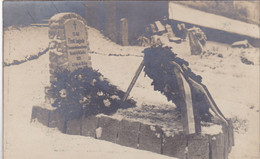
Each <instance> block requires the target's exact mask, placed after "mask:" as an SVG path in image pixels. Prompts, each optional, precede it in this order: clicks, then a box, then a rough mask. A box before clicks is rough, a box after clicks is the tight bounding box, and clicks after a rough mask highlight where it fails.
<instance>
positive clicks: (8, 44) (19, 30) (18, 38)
mask: <svg viewBox="0 0 260 159" xmlns="http://www.w3.org/2000/svg"><path fill="white" fill-rule="evenodd" d="M37 28H39V27H16V28H15V27H8V28H7V29H5V30H4V33H3V34H4V45H3V46H4V53H5V54H4V58H3V60H4V62H6V63H12V62H13V60H18V61H20V60H24V59H27V58H28V57H29V56H30V55H37V53H38V52H40V51H43V50H44V49H46V48H47V47H48V45H49V40H48V39H49V38H48V28H47V27H42V28H41V29H37ZM32 35H33V38H26V37H31V36H32ZM35 46H36V47H35Z"/></svg>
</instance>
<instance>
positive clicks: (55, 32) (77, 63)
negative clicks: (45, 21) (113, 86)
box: [49, 13, 91, 81]
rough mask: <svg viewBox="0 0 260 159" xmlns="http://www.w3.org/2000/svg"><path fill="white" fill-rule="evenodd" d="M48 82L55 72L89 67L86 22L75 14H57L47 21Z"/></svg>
mask: <svg viewBox="0 0 260 159" xmlns="http://www.w3.org/2000/svg"><path fill="white" fill-rule="evenodd" d="M49 38H50V43H49V55H50V56H49V59H50V75H51V76H50V81H55V80H56V76H55V72H57V71H61V70H70V71H73V70H75V69H77V68H83V67H91V61H90V56H89V44H88V34H87V26H86V21H85V20H84V19H83V18H82V17H81V16H79V15H77V14H75V13H59V14H56V15H54V16H53V17H51V18H50V20H49Z"/></svg>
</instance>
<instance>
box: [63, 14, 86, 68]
mask: <svg viewBox="0 0 260 159" xmlns="http://www.w3.org/2000/svg"><path fill="white" fill-rule="evenodd" d="M64 27H65V37H66V44H67V53H68V62H69V69H70V70H71V71H73V70H75V69H77V68H82V67H86V66H88V61H89V59H88V54H87V48H88V42H87V33H86V29H85V25H84V24H83V23H82V22H80V21H78V20H73V19H72V20H68V21H66V22H65V26H64Z"/></svg>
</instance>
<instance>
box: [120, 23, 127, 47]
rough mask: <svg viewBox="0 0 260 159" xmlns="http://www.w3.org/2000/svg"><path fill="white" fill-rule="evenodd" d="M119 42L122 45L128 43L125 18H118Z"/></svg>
mask: <svg viewBox="0 0 260 159" xmlns="http://www.w3.org/2000/svg"><path fill="white" fill-rule="evenodd" d="M120 43H121V45H123V46H127V45H129V44H128V22H127V19H126V18H122V19H120Z"/></svg>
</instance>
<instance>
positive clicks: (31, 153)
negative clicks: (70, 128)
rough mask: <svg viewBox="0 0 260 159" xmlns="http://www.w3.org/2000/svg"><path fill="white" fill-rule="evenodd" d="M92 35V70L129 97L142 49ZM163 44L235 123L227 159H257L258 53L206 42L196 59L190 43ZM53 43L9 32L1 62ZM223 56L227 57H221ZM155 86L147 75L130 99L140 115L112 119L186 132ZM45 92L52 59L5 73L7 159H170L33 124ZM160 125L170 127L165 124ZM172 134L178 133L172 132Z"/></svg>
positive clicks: (29, 30)
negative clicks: (34, 110) (199, 78)
mask: <svg viewBox="0 0 260 159" xmlns="http://www.w3.org/2000/svg"><path fill="white" fill-rule="evenodd" d="M35 35H39V36H35ZM88 35H89V37H88V38H89V45H90V50H91V51H92V53H91V54H90V55H91V59H92V65H93V68H94V69H98V70H99V71H100V72H101V73H102V74H103V75H104V77H106V78H108V79H109V80H110V81H111V83H113V84H114V85H117V86H118V87H119V88H120V89H122V90H123V91H126V89H127V87H128V85H129V84H130V82H131V80H132V78H133V76H134V73H135V71H136V70H137V68H138V66H139V64H140V63H141V61H142V58H143V57H142V56H143V55H142V53H141V52H142V50H143V49H144V48H143V47H138V46H125V47H123V46H119V45H117V44H115V43H112V42H111V41H109V40H107V39H106V38H104V37H103V36H102V35H101V34H100V33H98V31H97V30H95V29H93V28H89V30H88ZM166 38H167V36H165V38H164V35H163V36H162V37H161V41H162V42H163V43H165V44H167V45H170V46H172V49H173V51H174V52H175V53H178V56H179V57H181V58H184V59H185V60H187V61H189V64H190V68H191V69H192V70H193V71H194V72H195V73H196V74H199V75H201V76H202V77H203V83H204V84H205V85H206V86H207V87H208V89H209V91H210V93H211V95H212V96H213V98H214V100H215V102H216V103H217V105H218V106H219V108H220V110H221V111H222V112H223V114H224V115H225V116H226V117H227V118H231V119H232V121H233V122H234V126H235V146H234V147H233V148H232V151H231V154H230V155H229V159H239V158H247V159H253V158H257V157H259V49H257V48H247V49H240V48H231V46H229V45H225V44H220V43H214V42H207V44H206V47H205V50H206V51H207V50H208V51H207V52H206V53H205V54H203V55H201V56H191V55H189V46H188V41H184V42H182V43H181V44H175V43H170V42H168V39H166ZM97 41H98V42H97ZM28 42H31V44H28ZM48 43H49V40H48V32H47V28H45V27H32V26H31V27H23V28H21V27H18V28H9V29H7V30H5V31H4V58H5V59H4V60H5V61H7V62H10V61H12V60H18V59H22V58H24V57H26V56H28V55H31V54H35V53H37V52H38V51H39V50H40V49H42V48H45V47H46V46H48ZM14 44H16V45H14ZM10 50H11V51H10ZM210 53H215V54H210ZM218 54H222V55H223V57H219V56H217V55H218ZM119 55H120V56H119ZM241 56H243V57H246V58H247V59H249V60H251V61H253V62H254V65H246V64H244V63H242V62H241ZM151 82H152V81H151V79H149V78H148V77H145V75H144V72H142V73H141V75H140V77H139V79H138V80H137V83H136V85H135V87H134V88H133V90H132V92H131V94H130V98H133V99H134V100H136V101H137V107H136V108H131V109H127V110H121V109H120V110H119V111H118V112H117V113H115V114H114V115H113V116H112V117H114V118H117V117H122V116H123V117H126V118H129V119H131V120H138V121H141V122H145V123H151V124H154V125H155V124H156V125H157V124H158V125H162V126H164V130H165V131H166V132H169V133H170V134H171V133H172V132H171V131H178V129H181V128H178V126H179V125H173V124H174V123H176V122H175V120H177V121H178V118H176V119H174V118H173V116H176V114H175V113H176V112H175V111H174V110H175V105H174V104H173V103H171V102H168V101H167V99H166V97H165V96H163V95H162V94H161V93H159V92H157V91H154V90H153V87H152V86H151ZM47 85H49V56H48V54H45V55H42V56H41V57H40V58H39V59H37V60H32V61H28V62H26V63H23V64H20V65H17V66H10V67H4V110H3V111H4V131H3V135H4V139H3V146H4V149H3V151H4V157H5V158H8V159H15V158H26V159H30V158H40V159H41V158H55V159H61V158H62V159H66V158H68V159H70V158H79V159H80V158H86V157H88V158H104V156H105V158H126V159H127V158H129V159H130V158H131V159H132V158H136V159H138V158H140V159H146V158H147V159H148V158H149V159H158V158H160V159H166V158H170V157H167V156H162V155H159V154H155V153H152V152H148V151H141V150H137V149H132V148H128V147H124V146H120V145H117V144H113V143H110V142H106V141H101V140H97V139H93V138H89V137H82V136H73V135H66V134H62V133H60V132H59V131H58V130H57V129H53V128H47V127H46V126H43V125H41V124H39V123H38V122H33V123H31V122H30V118H31V112H32V107H33V106H34V105H40V104H41V103H43V102H44V87H45V86H47ZM157 117H159V118H162V119H164V120H165V121H167V122H162V121H160V120H159V118H157ZM140 119H142V120H140ZM172 121H174V122H172ZM177 123H178V122H177ZM173 128H176V129H177V130H172V129H173ZM207 129H210V130H207ZM204 130H205V131H206V132H207V133H208V132H211V131H215V132H212V133H218V130H219V127H217V126H216V125H215V126H214V125H213V126H212V127H209V128H204V127H203V128H202V131H204Z"/></svg>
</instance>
